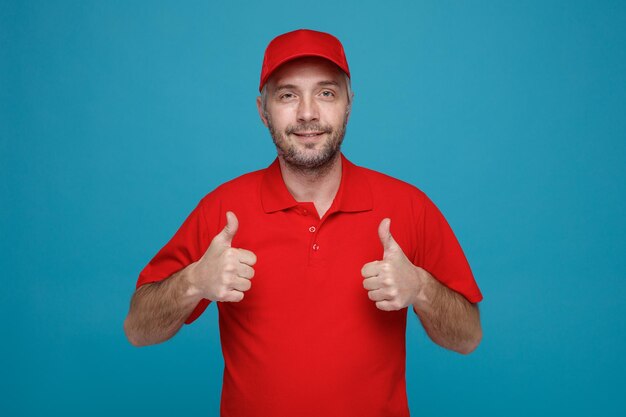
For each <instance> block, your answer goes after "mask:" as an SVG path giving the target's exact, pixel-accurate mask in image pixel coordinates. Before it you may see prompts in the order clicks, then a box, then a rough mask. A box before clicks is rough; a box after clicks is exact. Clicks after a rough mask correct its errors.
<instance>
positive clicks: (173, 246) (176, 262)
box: [136, 196, 219, 324]
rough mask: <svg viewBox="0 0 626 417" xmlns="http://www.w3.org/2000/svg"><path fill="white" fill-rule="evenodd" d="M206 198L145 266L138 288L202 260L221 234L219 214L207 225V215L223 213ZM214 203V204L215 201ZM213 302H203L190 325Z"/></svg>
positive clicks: (165, 277)
mask: <svg viewBox="0 0 626 417" xmlns="http://www.w3.org/2000/svg"><path fill="white" fill-rule="evenodd" d="M208 197H209V196H207V197H205V198H204V199H202V200H201V201H200V203H199V204H198V205H197V206H196V208H195V209H194V210H193V211H192V212H191V213H190V214H189V215H188V216H187V218H186V219H185V221H184V222H183V224H182V225H181V226H180V228H179V229H178V230H177V231H176V233H175V234H174V236H172V238H171V239H170V240H169V242H167V243H166V244H165V246H163V247H162V248H161V250H159V252H158V253H157V254H156V255H155V256H154V258H152V260H151V261H150V262H149V263H148V264H147V265H146V266H145V267H144V269H143V270H142V271H141V273H140V274H139V278H138V279H137V286H136V288H139V287H140V286H142V285H144V284H148V283H152V282H158V281H162V280H164V279H167V278H169V277H170V276H172V275H173V274H174V273H176V272H178V271H180V270H181V269H183V268H185V267H186V266H188V265H189V264H191V263H193V262H196V261H197V260H199V259H200V258H201V257H202V255H203V254H204V252H206V250H207V248H208V247H209V245H210V243H211V240H212V239H213V237H214V236H215V235H216V234H217V231H216V230H215V229H216V226H217V224H218V218H217V215H215V216H211V217H212V218H211V221H209V222H207V215H208V214H210V213H213V212H215V213H217V212H219V207H216V202H214V201H213V200H214V199H211V198H208ZM212 201H213V202H212ZM209 303H210V301H209V300H207V299H203V300H201V301H200V302H199V303H198V305H197V306H196V308H195V309H194V310H193V311H192V313H191V314H190V315H189V317H188V318H187V319H186V320H185V323H186V324H190V323H192V322H193V321H194V320H195V319H197V318H198V317H199V316H200V315H201V314H202V313H203V312H204V310H206V308H207V307H208V305H209Z"/></svg>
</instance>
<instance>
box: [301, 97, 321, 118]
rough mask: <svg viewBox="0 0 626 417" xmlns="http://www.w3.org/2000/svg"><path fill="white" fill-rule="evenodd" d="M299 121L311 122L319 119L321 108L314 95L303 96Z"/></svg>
mask: <svg viewBox="0 0 626 417" xmlns="http://www.w3.org/2000/svg"><path fill="white" fill-rule="evenodd" d="M297 116H298V121H299V122H311V121H315V120H319V109H318V107H317V103H316V102H315V100H314V99H313V97H311V96H308V97H302V98H301V100H300V102H299V103H298V115H297Z"/></svg>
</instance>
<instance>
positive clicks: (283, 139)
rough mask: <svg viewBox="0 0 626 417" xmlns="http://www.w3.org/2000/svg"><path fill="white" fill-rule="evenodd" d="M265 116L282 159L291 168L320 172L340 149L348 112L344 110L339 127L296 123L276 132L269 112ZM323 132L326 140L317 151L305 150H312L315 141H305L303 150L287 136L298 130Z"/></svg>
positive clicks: (315, 144) (328, 164)
mask: <svg viewBox="0 0 626 417" xmlns="http://www.w3.org/2000/svg"><path fill="white" fill-rule="evenodd" d="M265 116H266V118H267V127H268V129H269V131H270V135H271V136H272V140H273V141H274V145H276V150H277V151H278V154H279V155H281V156H282V157H283V160H284V161H285V163H286V164H287V165H289V166H290V167H291V168H293V169H295V170H298V171H306V172H312V171H317V172H322V171H324V168H326V167H329V166H330V163H331V162H332V161H333V160H334V159H335V157H336V155H337V154H338V152H339V150H340V149H341V143H342V142H343V138H344V136H345V134H346V125H347V123H348V112H346V114H345V116H344V118H343V122H342V124H341V127H340V128H339V129H333V127H332V126H330V125H322V124H320V123H315V122H313V123H298V124H297V125H288V126H287V127H286V128H285V130H284V131H283V132H278V131H277V130H276V129H275V128H274V125H273V124H272V120H271V118H270V117H269V114H266V115H265ZM312 131H313V132H324V134H327V135H328V138H327V140H326V142H324V143H323V144H322V147H321V148H320V149H319V150H317V152H307V151H306V150H307V149H311V150H313V149H314V148H315V147H316V146H319V144H317V143H307V144H305V145H304V148H305V149H304V150H303V149H299V147H298V146H297V144H296V143H292V142H289V141H288V140H287V136H288V135H290V134H293V133H299V132H312Z"/></svg>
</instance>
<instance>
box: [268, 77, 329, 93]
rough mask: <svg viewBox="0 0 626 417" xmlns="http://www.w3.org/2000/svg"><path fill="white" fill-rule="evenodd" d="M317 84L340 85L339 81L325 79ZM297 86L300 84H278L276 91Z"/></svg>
mask: <svg viewBox="0 0 626 417" xmlns="http://www.w3.org/2000/svg"><path fill="white" fill-rule="evenodd" d="M317 85H319V86H326V85H334V86H337V87H339V83H338V82H337V81H334V80H323V81H320V82H318V83H317ZM297 88H298V86H296V85H295V84H280V85H277V86H276V91H280V90H292V89H297Z"/></svg>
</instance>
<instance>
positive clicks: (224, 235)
mask: <svg viewBox="0 0 626 417" xmlns="http://www.w3.org/2000/svg"><path fill="white" fill-rule="evenodd" d="M237 229H239V220H237V216H235V213H233V212H232V211H227V212H226V226H224V228H223V229H222V231H221V232H220V237H221V239H222V241H223V242H224V244H226V245H227V246H230V245H231V243H232V242H233V238H234V237H235V234H236V233H237Z"/></svg>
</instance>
